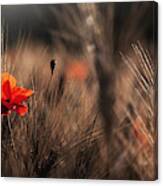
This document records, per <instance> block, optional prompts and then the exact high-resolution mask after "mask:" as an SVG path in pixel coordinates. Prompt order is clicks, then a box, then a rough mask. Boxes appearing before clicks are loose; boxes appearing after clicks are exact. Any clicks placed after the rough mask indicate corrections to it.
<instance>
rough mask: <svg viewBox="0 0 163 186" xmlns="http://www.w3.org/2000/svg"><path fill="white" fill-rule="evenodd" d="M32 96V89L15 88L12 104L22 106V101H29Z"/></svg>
mask: <svg viewBox="0 0 163 186" xmlns="http://www.w3.org/2000/svg"><path fill="white" fill-rule="evenodd" d="M32 94H33V91H32V90H30V89H25V88H22V87H15V88H14V89H13V92H12V103H17V104H20V103H21V102H22V101H25V100H27V98H28V97H29V96H31V95H32Z"/></svg>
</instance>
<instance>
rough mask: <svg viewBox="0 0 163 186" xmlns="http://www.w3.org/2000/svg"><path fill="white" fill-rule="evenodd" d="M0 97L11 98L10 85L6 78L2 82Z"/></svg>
mask: <svg viewBox="0 0 163 186" xmlns="http://www.w3.org/2000/svg"><path fill="white" fill-rule="evenodd" d="M2 99H6V100H10V99H11V85H10V82H9V81H8V80H6V81H5V82H4V83H3V84H2Z"/></svg>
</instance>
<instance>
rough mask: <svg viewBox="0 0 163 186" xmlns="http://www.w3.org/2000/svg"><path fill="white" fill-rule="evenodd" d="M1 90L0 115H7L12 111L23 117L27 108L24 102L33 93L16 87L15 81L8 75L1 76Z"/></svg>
mask: <svg viewBox="0 0 163 186" xmlns="http://www.w3.org/2000/svg"><path fill="white" fill-rule="evenodd" d="M1 88H2V95H1V96H2V97H1V113H2V114H5V115H8V114H10V113H11V112H12V111H13V112H16V113H17V114H18V115H20V116H24V115H25V113H27V112H28V107H27V105H26V104H25V102H24V101H26V100H27V99H28V98H29V97H30V96H31V95H32V94H33V91H32V90H30V89H26V88H23V87H18V86H16V79H15V78H14V77H13V76H12V75H10V74H9V73H3V74H2V87H1Z"/></svg>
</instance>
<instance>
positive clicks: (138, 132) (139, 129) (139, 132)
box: [133, 117, 148, 144]
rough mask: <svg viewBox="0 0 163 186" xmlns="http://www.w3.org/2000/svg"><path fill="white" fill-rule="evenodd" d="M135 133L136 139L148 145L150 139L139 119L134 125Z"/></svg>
mask: <svg viewBox="0 0 163 186" xmlns="http://www.w3.org/2000/svg"><path fill="white" fill-rule="evenodd" d="M133 132H134V134H135V137H136V138H137V139H138V140H139V142H140V143H141V144H146V143H147V141H148V139H147V136H146V134H145V132H144V131H143V125H142V123H141V121H140V119H139V117H137V118H136V120H135V122H134V124H133Z"/></svg>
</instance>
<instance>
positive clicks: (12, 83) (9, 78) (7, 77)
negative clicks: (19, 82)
mask: <svg viewBox="0 0 163 186" xmlns="http://www.w3.org/2000/svg"><path fill="white" fill-rule="evenodd" d="M6 81H9V83H10V86H11V88H14V87H15V86H16V79H15V78H14V77H13V76H12V75H10V74H9V73H7V72H4V73H2V85H3V83H5V82H6Z"/></svg>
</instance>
